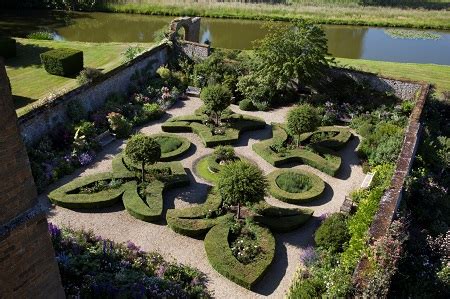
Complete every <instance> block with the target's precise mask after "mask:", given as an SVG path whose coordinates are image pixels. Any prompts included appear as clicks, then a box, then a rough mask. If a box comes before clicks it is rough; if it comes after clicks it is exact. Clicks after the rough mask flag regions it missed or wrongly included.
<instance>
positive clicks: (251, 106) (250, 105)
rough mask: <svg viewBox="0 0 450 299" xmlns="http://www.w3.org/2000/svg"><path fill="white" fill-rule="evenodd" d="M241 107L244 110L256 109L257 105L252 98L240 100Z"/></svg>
mask: <svg viewBox="0 0 450 299" xmlns="http://www.w3.org/2000/svg"><path fill="white" fill-rule="evenodd" d="M239 109H241V110H244V111H254V110H255V109H256V107H255V105H254V104H253V102H252V101H251V100H249V99H244V100H242V101H240V102H239Z"/></svg>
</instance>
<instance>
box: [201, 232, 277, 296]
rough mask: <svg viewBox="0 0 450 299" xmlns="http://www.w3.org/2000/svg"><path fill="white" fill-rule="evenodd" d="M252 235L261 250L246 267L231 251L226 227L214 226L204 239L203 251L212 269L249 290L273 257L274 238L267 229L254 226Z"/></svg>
mask: <svg viewBox="0 0 450 299" xmlns="http://www.w3.org/2000/svg"><path fill="white" fill-rule="evenodd" d="M254 233H255V235H256V238H257V241H258V245H259V246H260V247H261V249H262V250H261V252H260V254H259V255H258V258H257V259H256V260H255V261H253V262H251V263H249V264H246V265H245V264H242V263H240V262H239V261H238V260H237V259H236V258H235V257H234V255H233V253H232V251H231V248H230V245H229V242H228V237H229V234H230V227H229V226H228V225H226V224H219V225H216V226H215V227H213V228H212V229H211V230H210V231H209V232H208V234H207V235H206V237H205V250H206V254H207V256H208V260H209V262H210V263H211V265H212V267H213V268H214V269H216V271H217V272H219V273H220V274H222V275H223V276H225V277H227V278H228V279H230V280H231V281H233V282H235V283H237V284H238V285H240V286H243V287H244V288H247V289H251V288H252V286H254V285H255V283H256V282H258V281H259V280H260V279H261V278H262V277H263V275H264V274H265V273H266V271H267V269H268V268H269V266H270V265H271V264H272V261H273V259H274V255H275V238H274V237H273V235H272V234H271V232H270V231H269V229H267V228H263V227H259V226H254Z"/></svg>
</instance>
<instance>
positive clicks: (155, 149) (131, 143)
mask: <svg viewBox="0 0 450 299" xmlns="http://www.w3.org/2000/svg"><path fill="white" fill-rule="evenodd" d="M125 154H126V155H127V157H128V158H130V159H131V161H133V162H134V163H137V164H141V165H142V181H144V171H145V164H154V163H156V162H158V161H159V159H160V158H161V146H160V144H159V143H158V142H157V141H155V140H154V139H153V138H151V137H149V136H146V135H144V134H136V135H133V136H132V137H131V138H130V139H129V140H128V141H127V146H126V148H125Z"/></svg>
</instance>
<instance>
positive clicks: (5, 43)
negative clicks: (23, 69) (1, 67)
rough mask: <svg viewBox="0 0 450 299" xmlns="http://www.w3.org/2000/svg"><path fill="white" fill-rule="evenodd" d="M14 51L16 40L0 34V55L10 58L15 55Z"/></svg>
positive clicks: (15, 51)
mask: <svg viewBox="0 0 450 299" xmlns="http://www.w3.org/2000/svg"><path fill="white" fill-rule="evenodd" d="M16 53H17V50H16V40H15V39H13V38H9V37H3V36H0V56H3V57H4V58H11V57H15V56H16Z"/></svg>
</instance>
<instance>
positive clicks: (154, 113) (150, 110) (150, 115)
mask: <svg viewBox="0 0 450 299" xmlns="http://www.w3.org/2000/svg"><path fill="white" fill-rule="evenodd" d="M142 110H143V111H144V114H145V116H146V118H147V120H148V121H150V120H155V119H158V118H160V117H161V116H162V115H163V114H164V111H163V110H162V109H161V106H159V105H158V104H156V103H145V104H144V105H143V106H142Z"/></svg>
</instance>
